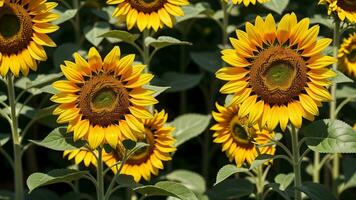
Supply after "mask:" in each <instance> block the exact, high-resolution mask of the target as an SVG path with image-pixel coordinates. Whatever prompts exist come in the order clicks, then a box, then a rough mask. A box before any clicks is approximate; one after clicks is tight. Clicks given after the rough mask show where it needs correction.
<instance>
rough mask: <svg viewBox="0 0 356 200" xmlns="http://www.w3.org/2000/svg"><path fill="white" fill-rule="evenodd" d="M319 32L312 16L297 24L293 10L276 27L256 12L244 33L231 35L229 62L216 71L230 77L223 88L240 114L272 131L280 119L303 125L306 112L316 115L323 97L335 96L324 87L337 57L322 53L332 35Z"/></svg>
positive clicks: (270, 18)
mask: <svg viewBox="0 0 356 200" xmlns="http://www.w3.org/2000/svg"><path fill="white" fill-rule="evenodd" d="M318 32H319V26H317V25H316V26H313V27H311V28H309V19H308V18H305V19H303V20H301V21H300V22H299V23H298V22H297V17H296V15H295V14H294V13H292V14H287V15H285V16H284V17H283V18H282V19H281V22H280V23H279V25H278V27H276V24H275V21H274V18H273V16H272V15H271V14H270V15H268V16H267V18H266V20H265V21H264V20H263V19H262V18H261V17H260V16H258V17H257V18H256V22H255V25H253V24H251V23H246V32H243V31H241V30H237V31H236V33H237V36H238V39H235V38H230V41H231V43H232V45H233V47H234V49H227V50H223V51H222V54H223V55H222V59H223V60H224V61H225V62H226V63H228V64H229V65H231V67H224V68H222V69H220V70H219V71H218V72H217V73H216V76H217V78H219V79H222V80H225V81H228V83H226V84H225V85H224V86H223V87H222V88H221V90H220V92H222V93H224V94H234V97H233V99H232V102H233V103H239V104H241V106H240V109H239V116H240V117H245V116H247V115H248V118H249V121H250V122H256V121H260V125H261V126H262V127H263V126H264V125H265V124H267V126H268V128H269V129H270V130H273V129H274V128H275V127H276V126H277V125H278V124H280V126H281V128H282V129H283V130H285V128H286V126H287V123H288V121H289V120H290V121H291V123H292V124H293V125H294V126H296V127H301V124H302V117H304V118H306V119H309V120H314V116H315V115H318V114H319V109H318V107H319V106H321V102H324V101H330V100H331V95H330V94H329V92H328V90H327V89H326V87H327V86H329V85H330V84H331V82H330V80H329V78H330V77H333V76H335V73H334V72H333V71H332V70H330V69H329V68H328V66H329V65H331V64H333V63H334V62H335V59H334V58H333V57H330V56H323V55H322V53H321V52H322V50H323V49H325V48H326V47H327V46H328V45H329V44H330V43H331V40H330V39H327V38H325V39H320V40H317V36H318Z"/></svg>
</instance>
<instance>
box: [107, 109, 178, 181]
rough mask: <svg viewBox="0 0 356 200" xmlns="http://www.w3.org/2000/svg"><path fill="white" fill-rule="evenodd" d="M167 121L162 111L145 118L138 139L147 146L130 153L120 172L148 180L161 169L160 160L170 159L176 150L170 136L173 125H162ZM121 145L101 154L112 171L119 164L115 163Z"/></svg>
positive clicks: (119, 158)
mask: <svg viewBox="0 0 356 200" xmlns="http://www.w3.org/2000/svg"><path fill="white" fill-rule="evenodd" d="M166 121H167V114H166V113H165V112H164V111H161V112H157V111H156V112H155V114H154V116H153V118H151V119H145V120H144V122H143V123H144V126H145V130H144V131H143V132H142V133H141V135H139V136H138V137H139V139H138V140H139V141H142V142H145V143H147V144H148V145H149V146H148V147H145V148H143V149H140V150H138V151H137V152H135V153H134V155H132V156H131V157H130V158H129V159H128V161H127V162H126V164H125V165H124V166H123V168H122V173H123V174H127V175H131V176H133V177H134V179H135V181H137V182H139V181H140V180H141V178H144V179H145V180H150V178H151V174H153V175H157V174H158V170H160V169H163V162H162V161H169V160H171V159H172V157H171V154H172V153H173V152H175V151H176V148H175V147H174V142H175V139H174V138H173V136H172V132H173V130H174V128H173V127H169V126H164V125H165V123H166ZM122 158H123V147H122V146H121V145H118V148H117V151H116V152H114V153H110V154H106V153H104V155H103V160H104V161H105V163H106V165H107V166H109V167H112V166H113V167H112V170H113V171H114V173H116V172H117V169H118V168H120V165H119V166H114V164H115V163H117V162H118V161H120V160H122Z"/></svg>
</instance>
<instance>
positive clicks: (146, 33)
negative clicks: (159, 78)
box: [142, 29, 150, 73]
mask: <svg viewBox="0 0 356 200" xmlns="http://www.w3.org/2000/svg"><path fill="white" fill-rule="evenodd" d="M149 36H150V33H149V30H147V29H145V30H144V31H143V35H142V49H143V64H145V65H146V68H145V72H146V73H148V72H150V49H149V47H148V46H147V45H146V43H145V41H146V38H148V37H149Z"/></svg>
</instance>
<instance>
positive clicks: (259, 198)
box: [256, 166, 265, 200]
mask: <svg viewBox="0 0 356 200" xmlns="http://www.w3.org/2000/svg"><path fill="white" fill-rule="evenodd" d="M264 182H265V180H264V177H263V169H262V166H259V167H258V168H257V177H256V190H257V194H256V200H263V199H264V196H263V192H264V186H265V183H264Z"/></svg>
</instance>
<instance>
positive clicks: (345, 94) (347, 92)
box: [336, 85, 356, 98]
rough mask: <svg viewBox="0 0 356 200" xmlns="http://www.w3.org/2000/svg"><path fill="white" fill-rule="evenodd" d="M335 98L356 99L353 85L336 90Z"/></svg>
mask: <svg viewBox="0 0 356 200" xmlns="http://www.w3.org/2000/svg"><path fill="white" fill-rule="evenodd" d="M336 97H337V98H349V97H351V98H353V97H355V98H356V88H355V87H354V86H353V85H342V87H341V88H338V89H337V91H336Z"/></svg>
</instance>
